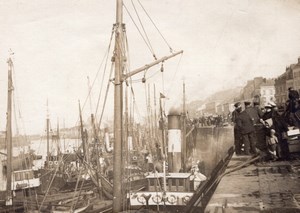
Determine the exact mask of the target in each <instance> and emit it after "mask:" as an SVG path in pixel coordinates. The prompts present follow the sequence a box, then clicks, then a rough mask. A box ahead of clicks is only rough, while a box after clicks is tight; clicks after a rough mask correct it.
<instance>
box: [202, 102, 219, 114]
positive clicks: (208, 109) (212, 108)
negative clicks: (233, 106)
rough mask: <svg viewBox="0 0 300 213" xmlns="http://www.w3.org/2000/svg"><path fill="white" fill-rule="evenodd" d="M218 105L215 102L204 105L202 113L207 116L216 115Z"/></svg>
mask: <svg viewBox="0 0 300 213" xmlns="http://www.w3.org/2000/svg"><path fill="white" fill-rule="evenodd" d="M218 104H219V103H218V102H216V101H213V102H209V103H206V104H205V110H204V112H205V113H207V114H216V113H217V105H218Z"/></svg>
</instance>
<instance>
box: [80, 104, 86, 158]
mask: <svg viewBox="0 0 300 213" xmlns="http://www.w3.org/2000/svg"><path fill="white" fill-rule="evenodd" d="M78 105H79V117H80V133H81V140H82V149H83V157H84V160H85V161H86V162H88V153H87V147H86V137H85V134H84V130H83V121H82V114H81V107H80V101H79V102H78Z"/></svg>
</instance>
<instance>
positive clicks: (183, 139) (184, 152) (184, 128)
mask: <svg viewBox="0 0 300 213" xmlns="http://www.w3.org/2000/svg"><path fill="white" fill-rule="evenodd" d="M185 101H186V100H185V82H184V81H183V107H182V111H183V112H182V124H183V125H182V126H183V130H182V158H181V159H182V162H181V163H182V165H183V171H184V172H186V156H187V155H186V150H187V148H186V106H185Z"/></svg>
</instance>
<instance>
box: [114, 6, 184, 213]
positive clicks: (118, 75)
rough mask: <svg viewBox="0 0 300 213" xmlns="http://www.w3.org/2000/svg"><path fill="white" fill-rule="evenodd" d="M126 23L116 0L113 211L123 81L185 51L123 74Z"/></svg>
mask: <svg viewBox="0 0 300 213" xmlns="http://www.w3.org/2000/svg"><path fill="white" fill-rule="evenodd" d="M124 31H125V25H124V24H123V0H116V24H115V49H114V56H113V60H114V61H115V78H114V86H115V91H114V138H115V140H114V158H113V159H114V178H113V186H114V190H113V212H114V213H117V212H120V211H121V210H122V199H123V195H122V192H123V191H122V168H123V164H122V146H123V143H122V139H123V138H122V134H123V127H122V126H123V125H122V115H123V105H122V101H123V87H122V85H123V82H124V81H125V80H126V79H127V78H130V77H131V76H133V75H135V74H138V73H140V72H142V71H144V70H146V69H149V68H150V67H152V66H154V65H156V64H158V63H161V62H164V61H166V60H168V59H170V58H172V57H174V56H176V55H179V54H182V53H183V51H178V52H175V53H172V54H171V55H169V56H165V57H162V58H160V59H158V60H155V61H154V62H151V63H149V64H147V65H144V66H142V67H140V68H138V69H135V70H133V71H131V72H129V73H127V74H126V75H125V74H123V70H124V55H123V54H125V51H124V50H123V49H124V48H123V42H122V40H123V34H124Z"/></svg>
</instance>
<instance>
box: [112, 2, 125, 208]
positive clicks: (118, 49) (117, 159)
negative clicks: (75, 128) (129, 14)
mask: <svg viewBox="0 0 300 213" xmlns="http://www.w3.org/2000/svg"><path fill="white" fill-rule="evenodd" d="M122 38H123V1H122V0H117V11H116V33H115V51H114V54H115V55H114V58H115V82H114V84H115V92H114V107H115V113H114V138H115V140H114V178H113V186H114V189H113V212H114V213H117V212H120V211H122V198H123V196H122V176H121V174H122V173H121V172H122V108H123V106H122V92H123V91H122V81H121V76H122V74H123V55H122V52H123V51H122Z"/></svg>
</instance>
